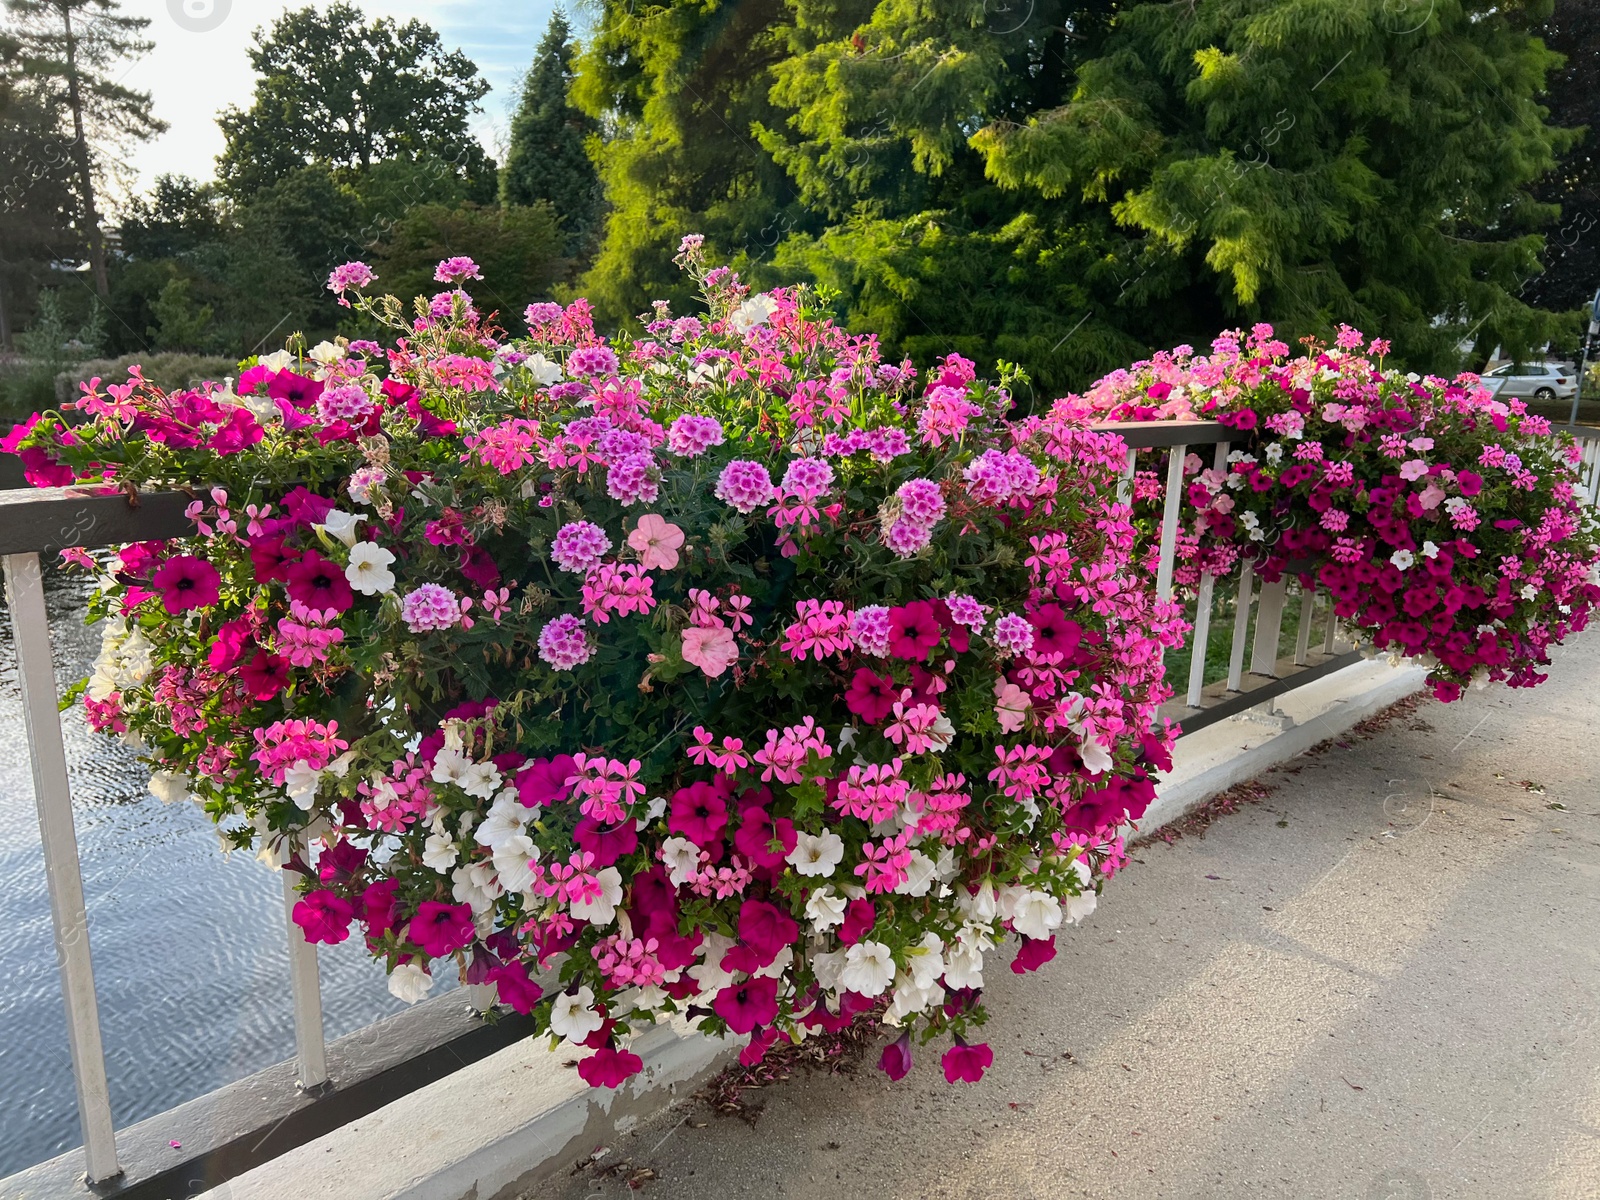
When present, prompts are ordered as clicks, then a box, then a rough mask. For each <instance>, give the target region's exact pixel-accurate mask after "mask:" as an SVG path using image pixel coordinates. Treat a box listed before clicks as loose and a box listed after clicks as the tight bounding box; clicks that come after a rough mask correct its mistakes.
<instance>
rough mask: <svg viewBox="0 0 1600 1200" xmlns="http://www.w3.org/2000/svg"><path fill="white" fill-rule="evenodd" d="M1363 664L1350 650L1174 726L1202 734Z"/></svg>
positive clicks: (1175, 720)
mask: <svg viewBox="0 0 1600 1200" xmlns="http://www.w3.org/2000/svg"><path fill="white" fill-rule="evenodd" d="M1361 660H1362V654H1361V651H1359V650H1350V651H1348V652H1346V653H1344V654H1340V655H1336V656H1335V657H1333V658H1330V659H1328V660H1327V661H1326V662H1320V663H1318V664H1317V665H1316V666H1314V667H1307V668H1305V670H1303V671H1294V672H1292V673H1291V674H1288V675H1285V676H1283V677H1281V678H1278V679H1270V678H1269V679H1266V681H1265V682H1264V683H1262V684H1261V686H1260V687H1253V688H1249V689H1248V690H1245V691H1241V692H1237V693H1234V694H1232V695H1230V696H1228V697H1227V698H1226V699H1224V700H1219V701H1218V702H1217V703H1215V704H1211V705H1208V706H1206V707H1205V708H1202V709H1201V710H1200V711H1199V712H1191V713H1188V714H1185V715H1183V716H1178V717H1174V718H1173V723H1174V724H1176V725H1177V726H1178V728H1179V729H1180V730H1181V733H1180V735H1179V736H1187V735H1189V734H1191V733H1198V732H1199V731H1200V730H1202V729H1204V728H1205V727H1206V726H1207V725H1215V724H1216V723H1217V722H1218V721H1221V720H1224V719H1225V718H1227V717H1232V716H1236V715H1238V714H1239V713H1242V712H1244V711H1245V710H1247V709H1251V708H1254V707H1255V706H1256V705H1258V704H1260V703H1262V702H1263V701H1266V700H1272V699H1276V698H1277V697H1278V696H1282V695H1285V694H1286V693H1288V692H1292V691H1294V690H1295V689H1296V688H1299V687H1304V686H1305V685H1306V684H1308V683H1315V682H1316V681H1317V680H1318V679H1321V678H1322V677H1323V676H1325V675H1332V674H1333V673H1334V672H1335V671H1337V670H1340V669H1341V668H1344V667H1348V666H1349V665H1350V664H1352V663H1358V662H1360V661H1361Z"/></svg>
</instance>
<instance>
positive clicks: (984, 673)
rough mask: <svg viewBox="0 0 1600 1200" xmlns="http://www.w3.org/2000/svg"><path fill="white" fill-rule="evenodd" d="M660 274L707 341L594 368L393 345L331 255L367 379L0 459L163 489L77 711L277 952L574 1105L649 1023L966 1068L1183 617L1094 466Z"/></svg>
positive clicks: (274, 362) (955, 396)
mask: <svg viewBox="0 0 1600 1200" xmlns="http://www.w3.org/2000/svg"><path fill="white" fill-rule="evenodd" d="M680 259H681V261H682V264H683V265H684V267H685V269H686V270H688V271H689V272H690V273H691V275H692V276H693V277H694V279H695V280H696V281H697V283H698V284H699V285H700V287H701V289H702V294H703V297H704V303H705V311H704V312H703V313H701V314H699V315H680V316H674V315H672V314H671V313H670V312H669V311H668V310H667V308H666V306H664V305H661V306H658V307H657V310H656V311H655V312H654V313H653V314H649V315H647V317H646V321H647V325H646V333H645V335H644V336H641V337H639V338H637V339H635V338H622V339H620V340H618V341H616V342H614V343H611V344H607V343H606V342H605V341H604V340H602V339H601V338H599V337H598V336H597V335H596V334H595V332H594V330H593V327H592V324H591V320H590V317H589V311H588V308H587V306H586V305H585V304H584V303H583V302H582V301H579V302H576V303H574V304H572V305H570V306H568V307H566V308H562V307H559V306H557V305H553V304H535V305H532V306H530V307H529V308H528V310H527V313H526V323H527V328H528V334H527V336H525V337H514V338H513V337H506V336H504V335H503V334H502V333H501V332H500V331H499V330H498V329H497V328H496V327H495V326H494V325H493V324H492V323H491V322H490V321H489V320H488V319H486V318H484V317H482V316H480V314H478V313H477V312H476V311H474V309H473V307H472V303H471V301H470V300H469V299H468V298H467V297H466V296H465V294H464V293H462V292H459V291H445V292H441V293H440V294H439V295H437V296H435V297H433V298H432V299H431V300H430V299H427V298H419V300H418V302H417V305H416V310H415V316H414V317H406V316H405V315H404V313H403V310H402V307H401V305H400V303H399V302H398V301H397V300H395V299H393V298H392V297H380V298H369V297H367V296H365V295H364V294H363V293H362V291H361V289H363V288H365V287H366V286H368V285H370V283H371V281H372V280H371V274H370V272H369V271H367V270H366V269H365V268H363V267H361V266H360V264H349V265H347V266H346V267H342V268H340V269H339V270H338V271H336V272H335V273H334V277H333V279H332V280H331V281H330V287H331V288H332V289H333V290H335V291H336V292H338V293H339V294H340V296H341V298H342V299H345V300H347V301H348V302H350V303H352V304H353V305H354V307H355V308H356V309H357V310H358V311H360V312H363V313H365V314H367V315H368V316H370V317H371V318H373V319H376V320H378V321H380V322H381V323H382V324H384V325H385V326H387V327H388V328H389V329H390V330H391V331H392V334H393V335H394V336H393V340H392V343H391V344H390V345H388V346H387V348H385V347H383V346H380V345H379V344H377V343H375V342H367V341H358V342H352V343H345V342H343V341H341V342H339V343H337V344H331V345H330V344H324V345H322V346H319V347H316V348H314V349H313V350H312V351H311V352H310V353H309V355H301V354H295V355H290V354H288V353H286V352H285V353H278V354H274V355H270V356H267V357H266V358H262V359H259V360H249V361H247V362H246V363H245V364H243V366H242V370H241V374H240V376H239V378H238V380H237V381H236V383H235V384H234V385H233V386H232V387H231V388H222V387H217V386H208V387H206V388H203V389H200V390H195V391H185V392H178V393H171V394H168V393H164V392H162V391H161V390H160V389H157V388H155V387H152V386H149V385H148V384H146V383H144V382H143V381H142V380H140V379H139V378H138V377H137V376H135V377H134V378H132V379H130V380H129V381H128V382H126V383H118V384H113V385H110V386H108V387H104V388H102V387H101V386H100V382H99V381H98V380H97V381H94V382H93V383H91V384H89V385H85V394H84V397H83V398H82V399H81V400H80V401H79V402H78V403H77V405H76V407H77V408H78V409H79V410H80V411H81V413H82V415H83V417H84V418H86V419H85V420H84V421H82V422H81V423H76V424H74V425H72V426H71V427H70V428H69V427H68V426H67V424H66V423H65V421H64V420H63V419H62V418H61V417H60V416H58V415H46V416H45V417H43V418H40V419H38V420H37V421H35V422H32V423H30V424H29V425H28V426H27V427H22V428H19V429H18V431H16V433H14V435H13V437H12V438H11V439H10V441H9V444H8V449H12V450H20V451H21V452H22V453H23V455H24V456H25V457H26V458H27V459H28V462H29V469H30V470H31V471H35V472H36V473H38V474H39V481H40V482H44V483H55V482H62V481H63V479H73V478H76V479H79V480H107V481H114V482H115V483H116V484H117V485H118V486H120V487H123V488H125V489H128V490H138V489H151V488H160V487H172V486H185V485H201V484H203V485H204V488H205V490H204V491H199V492H196V493H194V494H195V495H196V496H197V498H196V499H195V501H194V503H193V504H192V505H191V506H190V510H189V515H190V517H191V519H192V521H193V524H194V533H193V535H192V536H188V537H185V538H182V539H178V540H176V541H173V542H170V543H142V544H138V545H132V546H127V547H124V548H122V549H121V550H120V551H118V552H117V553H115V554H114V555H106V556H101V557H98V558H91V557H90V556H88V555H84V554H82V553H81V552H79V554H78V555H77V558H78V560H79V562H80V563H81V564H82V565H84V566H86V567H89V568H92V569H93V570H95V571H96V572H97V573H98V575H99V577H100V580H101V584H102V587H101V590H100V592H99V595H98V597H97V599H96V600H95V602H94V606H93V611H94V613H95V614H96V616H98V617H99V618H102V619H103V621H104V635H103V639H104V640H103V651H102V654H101V657H100V660H99V662H98V663H97V665H96V669H95V673H94V675H93V677H92V678H91V680H90V681H89V683H88V686H87V692H86V698H85V703H86V704H87V705H88V712H89V716H90V719H91V720H92V721H93V723H94V724H95V725H96V726H97V727H98V728H100V729H103V730H106V731H109V732H115V733H119V734H121V735H123V736H124V737H126V738H129V739H130V740H134V741H136V742H137V743H138V744H140V745H141V746H142V747H143V748H144V753H145V754H146V755H147V756H148V760H149V762H150V763H151V765H152V767H153V768H154V770H155V771H156V773H157V774H156V786H157V788H158V790H159V791H161V792H162V794H164V795H175V794H182V793H183V792H184V791H185V790H187V791H189V792H191V793H192V794H193V796H194V797H195V799H196V800H198V801H199V802H201V803H202V804H203V805H204V806H205V808H206V810H207V811H208V812H209V813H210V814H211V815H212V816H213V817H214V818H215V819H216V820H217V821H218V822H219V824H220V825H221V827H222V829H223V831H224V834H225V837H226V838H227V839H228V840H229V841H230V842H232V843H233V844H236V845H238V846H241V847H244V846H252V847H254V848H256V849H257V850H259V851H260V852H261V853H262V854H264V855H265V856H267V857H268V858H269V859H271V860H272V861H274V862H277V863H279V864H281V865H284V866H285V867H286V869H289V870H292V871H295V872H299V873H300V874H301V875H302V876H303V877H304V885H303V886H304V892H305V895H304V897H303V899H302V900H301V901H300V902H299V904H298V906H297V908H296V910H295V920H296V921H297V922H298V923H299V924H300V926H301V927H302V928H303V929H304V931H305V933H306V936H307V937H308V938H310V939H311V940H313V941H320V942H338V941H342V940H344V939H346V938H347V937H348V936H349V934H350V931H351V929H352V928H357V929H359V932H360V935H361V936H362V937H363V938H364V939H365V941H366V943H367V946H368V947H369V949H370V950H371V952H372V953H373V955H375V956H376V957H378V958H380V959H381V960H382V961H384V963H385V964H386V966H387V968H388V969H389V971H390V975H391V987H392V989H393V990H394V991H395V992H396V994H397V995H401V996H403V997H405V998H408V999H417V998H420V997H421V996H422V995H424V994H426V992H427V990H428V988H429V986H430V985H431V982H432V979H433V975H434V973H435V972H436V971H438V970H439V969H441V966H443V965H445V964H446V963H448V964H450V965H452V966H454V968H456V969H458V970H459V971H460V972H461V973H462V977H463V978H464V979H466V980H468V981H470V982H475V983H493V984H495V985H496V986H497V988H498V995H499V1000H500V1002H501V1003H502V1004H505V1005H509V1006H510V1007H512V1008H514V1009H516V1010H518V1011H520V1012H531V1013H532V1014H534V1015H535V1018H536V1020H537V1021H538V1023H539V1027H540V1028H541V1030H544V1031H547V1032H548V1033H549V1034H550V1035H551V1036H552V1037H554V1038H558V1039H564V1040H565V1041H566V1042H568V1043H571V1044H574V1045H579V1044H581V1045H582V1046H584V1047H586V1048H588V1050H589V1051H590V1052H591V1054H590V1057H588V1058H586V1059H585V1060H584V1061H583V1063H582V1064H580V1068H579V1069H580V1073H581V1074H582V1076H583V1078H584V1079H586V1080H588V1081H589V1082H590V1083H593V1084H596V1085H605V1086H616V1085H617V1084H619V1083H620V1082H622V1080H624V1079H626V1078H627V1077H628V1076H630V1075H632V1074H634V1073H636V1072H638V1071H639V1070H640V1069H641V1066H642V1064H641V1060H640V1059H639V1058H638V1056H636V1055H634V1054H632V1053H630V1052H629V1051H628V1050H627V1044H628V1039H629V1037H630V1035H632V1034H634V1033H636V1032H639V1031H641V1030H643V1029H644V1028H646V1027H648V1026H649V1025H650V1024H651V1023H653V1022H654V1021H655V1020H657V1019H658V1018H660V1017H662V1016H664V1015H668V1014H682V1015H684V1016H685V1017H686V1018H687V1019H689V1020H690V1021H692V1022H694V1023H696V1024H698V1025H699V1027H701V1028H702V1029H705V1030H707V1031H710V1032H722V1031H731V1032H732V1033H735V1034H738V1035H750V1037H751V1039H752V1040H751V1048H750V1049H749V1050H748V1051H747V1054H752V1055H754V1056H755V1057H759V1056H760V1054H761V1053H762V1052H764V1051H765V1049H766V1048H768V1047H770V1046H772V1045H773V1044H774V1043H775V1042H776V1041H777V1040H779V1039H780V1038H784V1039H798V1038H800V1037H802V1036H804V1034H805V1033H806V1031H807V1030H811V1029H819V1028H821V1029H835V1028H839V1027H842V1026H843V1025H844V1024H848V1023H849V1022H850V1021H851V1020H852V1019H853V1018H854V1017H855V1016H856V1015H858V1014H860V1013H862V1012H877V1013H880V1014H881V1016H882V1018H883V1019H884V1020H885V1021H887V1022H889V1023H891V1024H894V1025H898V1026H904V1027H905V1029H906V1031H907V1033H908V1034H910V1033H912V1032H915V1033H916V1035H917V1037H918V1038H919V1039H921V1040H923V1041H926V1040H927V1039H929V1038H931V1037H934V1036H936V1035H941V1034H944V1035H953V1036H955V1037H958V1038H962V1039H963V1040H961V1041H958V1042H956V1044H955V1046H954V1047H953V1048H952V1049H951V1050H950V1051H949V1052H948V1053H946V1054H945V1055H944V1057H943V1063H944V1069H945V1073H946V1075H947V1077H948V1078H950V1079H951V1080H952V1081H955V1080H958V1079H960V1080H974V1079H977V1078H978V1077H979V1076H981V1074H982V1073H983V1071H984V1069H985V1068H986V1067H987V1066H988V1065H989V1063H990V1061H991V1059H992V1055H991V1054H990V1053H989V1051H988V1048H987V1047H986V1046H983V1045H981V1044H976V1045H968V1044H967V1042H966V1041H965V1038H966V1037H967V1036H969V1035H970V1033H971V1031H972V1030H973V1029H975V1028H976V1027H977V1026H979V1025H981V1024H982V1023H983V1021H984V1020H985V1014H984V1010H983V1007H982V1004H981V989H982V987H983V984H984V972H985V970H986V969H989V968H988V966H987V961H986V960H987V957H988V956H990V955H991V954H992V953H993V952H995V951H996V950H997V948H998V947H999V946H1000V945H1001V943H1002V942H1003V941H1004V940H1005V939H1006V938H1007V936H1008V935H1009V934H1011V933H1015V934H1018V935H1020V936H1021V937H1022V938H1024V939H1025V940H1026V947H1027V948H1026V949H1025V951H1024V952H1023V953H1022V954H1021V955H1019V956H1018V959H1017V964H1015V965H1014V969H1016V970H1019V971H1020V970H1026V969H1032V968H1033V967H1036V966H1038V965H1039V964H1041V963H1043V962H1045V961H1048V959H1049V958H1050V957H1052V956H1053V954H1054V952H1055V951H1054V947H1055V940H1054V939H1055V934H1056V931H1057V930H1059V929H1060V928H1061V927H1062V926H1064V925H1067V924H1072V923H1075V922H1077V921H1078V920H1080V919H1081V918H1082V917H1083V916H1085V915H1086V914H1087V913H1088V912H1090V911H1091V910H1092V909H1093V907H1094V905H1095V901H1096V896H1097V893H1098V890H1099V888H1100V886H1101V885H1102V883H1103V882H1104V881H1105V880H1106V879H1109V878H1110V877H1111V876H1112V875H1113V874H1114V873H1115V872H1116V870H1117V869H1118V868H1119V866H1120V865H1121V863H1122V861H1123V850H1122V841H1121V838H1120V836H1119V828H1120V827H1122V826H1123V825H1124V824H1125V822H1126V821H1127V820H1129V819H1132V818H1137V817H1138V816H1139V815H1141V814H1142V812H1143V811H1144V808H1145V806H1146V804H1147V803H1148V802H1149V800H1150V799H1151V797H1152V795H1153V791H1154V784H1153V782H1152V779H1151V772H1152V771H1153V770H1154V769H1156V767H1157V766H1158V765H1160V764H1164V763H1166V762H1167V761H1168V759H1167V754H1168V749H1169V746H1170V735H1169V734H1167V733H1166V732H1164V731H1162V730H1160V729H1153V722H1154V714H1155V709H1156V707H1157V705H1159V703H1160V702H1161V701H1162V700H1164V699H1165V698H1166V697H1167V696H1168V694H1169V692H1168V689H1167V688H1166V687H1165V685H1164V684H1163V682H1162V672H1161V652H1162V649H1163V648H1164V647H1167V646H1171V645H1174V644H1176V643H1177V642H1178V641H1179V639H1180V638H1181V636H1182V634H1183V632H1184V630H1185V628H1186V626H1185V625H1184V623H1183V621H1182V619H1181V616H1180V612H1179V609H1178V607H1177V606H1176V605H1175V604H1172V603H1158V602H1156V601H1155V599H1154V598H1153V596H1152V594H1151V593H1150V591H1149V590H1148V584H1147V578H1146V576H1144V575H1143V574H1142V573H1141V572H1139V571H1137V570H1134V569H1132V567H1133V565H1134V557H1135V554H1136V542H1135V529H1134V526H1133V524H1132V520H1131V518H1132V514H1131V510H1130V509H1129V507H1128V506H1127V505H1125V504H1121V503H1119V502H1118V501H1117V500H1116V488H1115V477H1116V474H1117V472H1118V470H1119V469H1120V467H1121V465H1122V462H1123V459H1124V453H1125V452H1124V450H1123V448H1122V443H1121V442H1120V440H1118V439H1116V438H1115V437H1111V436H1107V435H1102V434H1096V433H1093V432H1089V431H1085V430H1082V429H1079V428H1074V427H1072V426H1071V425H1069V424H1067V423H1064V422H1059V421H1045V420H1041V419H1038V418H1029V419H1026V420H1009V419H1007V417H1006V413H1007V412H1008V410H1009V409H1010V397H1009V395H1008V393H1007V391H1006V389H1005V387H1004V386H1003V382H1002V385H994V384H989V383H985V382H982V381H979V380H977V379H975V378H974V375H973V368H972V364H971V363H970V362H967V361H965V360H963V359H961V358H959V357H957V356H955V355H951V356H949V357H947V358H946V359H944V360H943V361H942V362H941V363H940V364H939V365H938V366H937V367H936V368H935V369H934V370H932V371H931V372H929V373H928V374H927V375H925V376H920V377H919V375H918V374H917V372H916V371H915V370H914V369H913V368H912V366H911V365H910V364H909V363H905V364H899V365H896V364H893V363H888V362H884V361H882V360H881V358H880V355H879V352H878V347H877V344H876V341H875V340H874V339H873V338H871V337H864V336H851V335H848V334H846V333H845V332H843V331H842V330H840V329H838V328H836V327H835V326H833V325H832V324H831V323H830V322H829V321H827V320H826V319H825V318H824V317H823V316H822V315H821V313H820V311H819V310H818V308H817V306H816V302H815V299H814V297H812V296H811V295H810V294H808V293H807V292H805V291H804V290H798V289H797V290H794V291H776V292H773V293H771V294H769V295H755V296H752V295H750V294H749V292H748V289H747V288H746V287H744V286H743V285H742V284H741V283H740V282H739V280H738V278H737V277H736V276H735V275H734V274H732V273H731V272H730V271H728V270H726V269H721V268H719V269H714V270H707V269H706V266H705V264H704V263H703V261H702V259H701V256H700V251H699V246H698V243H697V242H696V240H695V239H692V238H691V239H687V240H686V241H685V244H684V246H683V248H682V251H681V254H680ZM474 274H475V267H474V265H473V264H472V263H470V261H466V260H451V261H450V262H448V263H444V264H441V266H440V271H439V276H438V277H439V279H440V280H441V281H442V282H444V283H445V284H447V285H450V284H453V283H454V282H456V281H457V280H459V279H461V278H469V277H472V276H473V275H474ZM909 1045H910V1043H909V1041H908V1042H907V1043H906V1049H905V1061H906V1062H907V1063H908V1062H909V1054H910V1050H909Z"/></svg>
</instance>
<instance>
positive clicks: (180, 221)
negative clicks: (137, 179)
mask: <svg viewBox="0 0 1600 1200" xmlns="http://www.w3.org/2000/svg"><path fill="white" fill-rule="evenodd" d="M224 219H225V214H224V209H223V205H222V204H221V202H220V197H219V196H218V195H217V189H216V187H215V185H213V184H202V183H197V182H195V180H193V179H191V178H189V177H188V176H187V175H158V176H157V177H156V181H155V184H154V185H153V186H152V187H151V189H150V194H149V195H148V196H135V197H133V198H132V199H131V200H129V201H128V203H127V205H126V206H125V208H124V210H123V215H122V224H121V226H120V228H119V230H118V232H119V234H120V239H119V240H120V242H121V250H122V253H123V254H125V255H127V256H128V257H130V258H137V259H153V258H181V257H184V256H186V255H192V254H193V253H194V252H195V251H196V250H198V249H199V248H200V247H201V246H203V245H205V244H207V243H209V242H213V241H215V240H216V239H217V238H219V237H220V236H221V235H222V231H223V227H224Z"/></svg>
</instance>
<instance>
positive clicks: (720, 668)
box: [683, 626, 739, 679]
mask: <svg viewBox="0 0 1600 1200" xmlns="http://www.w3.org/2000/svg"><path fill="white" fill-rule="evenodd" d="M738 657H739V647H738V645H737V643H735V642H734V640H733V630H731V629H728V628H725V627H722V628H714V629H706V628H703V627H701V626H690V627H689V628H688V629H685V630H684V631H683V661H684V662H686V663H690V664H691V665H693V666H696V667H699V668H700V669H701V670H702V671H704V672H705V673H706V674H707V675H709V676H710V677H711V678H712V679H715V678H716V677H717V676H719V675H721V674H722V673H723V672H724V671H726V670H727V669H728V668H729V667H731V666H732V665H733V664H734V662H735V661H736V660H737V659H738Z"/></svg>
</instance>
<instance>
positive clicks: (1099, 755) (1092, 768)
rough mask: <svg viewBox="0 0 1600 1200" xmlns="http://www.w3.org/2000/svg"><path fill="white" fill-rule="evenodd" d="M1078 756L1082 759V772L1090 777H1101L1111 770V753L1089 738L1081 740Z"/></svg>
mask: <svg viewBox="0 0 1600 1200" xmlns="http://www.w3.org/2000/svg"><path fill="white" fill-rule="evenodd" d="M1078 754H1079V756H1080V757H1081V758H1082V759H1083V766H1084V770H1086V771H1088V772H1089V774H1091V775H1102V774H1104V773H1105V772H1107V771H1109V770H1111V751H1109V750H1107V749H1106V748H1105V747H1104V746H1102V745H1101V744H1100V743H1099V742H1097V741H1095V740H1094V739H1093V738H1091V737H1086V738H1084V739H1083V740H1082V743H1081V745H1080V746H1079V747H1078Z"/></svg>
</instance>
